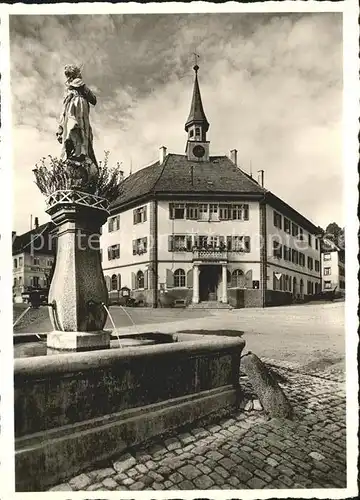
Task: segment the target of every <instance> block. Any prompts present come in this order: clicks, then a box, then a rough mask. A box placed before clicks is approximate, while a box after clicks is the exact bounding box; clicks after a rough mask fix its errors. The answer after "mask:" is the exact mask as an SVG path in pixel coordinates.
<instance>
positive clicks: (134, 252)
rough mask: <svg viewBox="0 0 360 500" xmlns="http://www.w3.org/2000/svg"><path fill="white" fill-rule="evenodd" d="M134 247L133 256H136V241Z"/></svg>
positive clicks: (133, 243)
mask: <svg viewBox="0 0 360 500" xmlns="http://www.w3.org/2000/svg"><path fill="white" fill-rule="evenodd" d="M132 247H133V255H136V240H133V242H132Z"/></svg>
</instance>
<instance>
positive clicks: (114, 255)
mask: <svg viewBox="0 0 360 500" xmlns="http://www.w3.org/2000/svg"><path fill="white" fill-rule="evenodd" d="M119 258H120V245H111V247H108V260H114V259H119Z"/></svg>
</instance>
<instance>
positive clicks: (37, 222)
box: [34, 217, 39, 229]
mask: <svg viewBox="0 0 360 500" xmlns="http://www.w3.org/2000/svg"><path fill="white" fill-rule="evenodd" d="M34 225H35V229H38V227H39V217H35V223H34Z"/></svg>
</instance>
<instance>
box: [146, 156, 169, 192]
mask: <svg viewBox="0 0 360 500" xmlns="http://www.w3.org/2000/svg"><path fill="white" fill-rule="evenodd" d="M170 155H171V153H169V154H167V155H166V156H165V159H164V163H163V167H162V169H161V172H160V174H159V177H158V178H157V179H156V181H155V182H154V185H153V187H152V189H151V191H152V192H153V193H154V192H155V187H156V184H157V183H158V182H159V181H160V179H161V177H162V175H163V173H164V170H165V167H166V164H167V161H168V158H169V157H170ZM159 166H160V164H159Z"/></svg>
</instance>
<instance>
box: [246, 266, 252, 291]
mask: <svg viewBox="0 0 360 500" xmlns="http://www.w3.org/2000/svg"><path fill="white" fill-rule="evenodd" d="M245 286H246V288H252V269H249V271H247V272H246V273H245Z"/></svg>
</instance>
